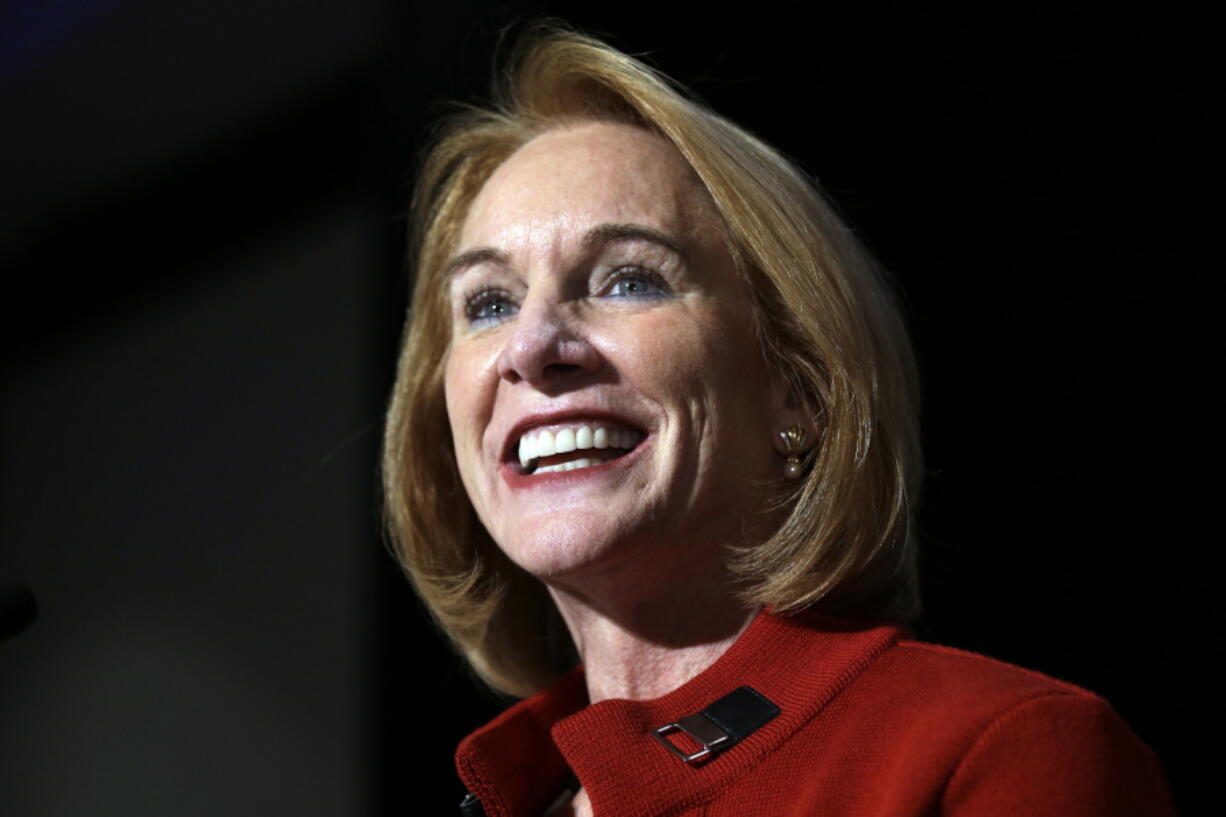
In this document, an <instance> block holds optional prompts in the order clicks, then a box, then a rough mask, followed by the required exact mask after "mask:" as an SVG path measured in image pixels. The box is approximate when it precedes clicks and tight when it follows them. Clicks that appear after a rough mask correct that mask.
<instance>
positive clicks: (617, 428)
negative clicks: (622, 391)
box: [518, 422, 645, 474]
mask: <svg viewBox="0 0 1226 817" xmlns="http://www.w3.org/2000/svg"><path fill="white" fill-rule="evenodd" d="M644 436H645V435H644V434H643V432H641V431H638V430H636V429H633V428H628V427H626V426H621V425H615V424H611V423H604V422H600V423H591V422H588V423H564V424H558V425H551V426H548V427H545V428H535V429H530V430H529V431H527V432H525V433H524V434H523V436H521V437H520V438H519V448H518V454H519V466H520V473H523V474H547V473H552V472H554V471H575V470H578V469H580V468H591V467H593V466H596V465H603V464H604V463H606V462H610V461H612V460H615V459H618V458H619V457H624V456H625V455H626V454H629V453H630V452H631V451H633V450H634V449H635V448H636V447H638V445H639V443H641V442H642V441H643V438H644Z"/></svg>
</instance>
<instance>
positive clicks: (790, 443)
mask: <svg viewBox="0 0 1226 817" xmlns="http://www.w3.org/2000/svg"><path fill="white" fill-rule="evenodd" d="M779 439H780V440H781V441H782V442H783V450H784V452H785V453H786V455H787V461H786V462H784V463H783V476H784V477H786V478H787V479H799V478H800V475H801V474H802V473H804V469H803V468H802V467H801V462H800V455H801V453H803V451H804V445H805V430H804V429H803V428H801V427H800V426H796V425H793V426H788V427H787V428H785V429H784V430H783V431H780V432H779Z"/></svg>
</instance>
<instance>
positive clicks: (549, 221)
mask: <svg viewBox="0 0 1226 817" xmlns="http://www.w3.org/2000/svg"><path fill="white" fill-rule="evenodd" d="M602 223H639V224H645V225H647V226H652V227H656V228H658V229H661V230H663V231H665V232H667V233H669V234H672V235H675V236H677V237H678V238H681V239H685V238H691V239H699V238H703V237H707V234H711V233H714V234H716V235H718V234H719V233H721V232H722V231H720V229H719V225H720V221H719V217H718V214H717V212H716V210H715V206H714V204H713V203H712V202H711V199H710V196H709V195H708V194H707V192H706V189H705V188H704V187H703V186H702V183H701V182H700V181H699V180H698V177H697V176H696V175H695V174H694V172H693V170H692V169H691V168H690V166H689V164H688V163H686V161H685V159H684V158H682V156H681V154H680V153H678V152H677V150H676V148H674V147H673V146H672V145H671V144H669V143H668V142H667V141H665V140H664V139H663V138H661V137H659V136H657V135H655V134H653V133H650V132H648V131H645V130H643V129H641V128H636V127H633V126H630V125H622V124H612V123H587V124H583V125H578V126H573V127H567V128H565V129H559V130H552V131H548V132H546V133H544V134H542V135H540V136H537V137H536V138H535V139H533V140H532V141H530V142H528V143H527V144H526V145H524V146H523V147H522V148H520V149H519V150H518V151H517V152H515V153H514V154H513V155H512V156H511V157H510V158H509V159H507V161H506V162H504V163H503V164H502V165H501V166H500V167H499V168H498V169H497V170H496V171H494V173H493V175H491V176H490V178H489V180H488V181H487V182H486V183H485V186H484V187H483V188H482V189H481V192H480V193H479V194H478V195H477V197H476V199H475V200H474V201H473V204H472V206H471V207H470V209H469V212H468V217H467V218H466V219H465V221H464V227H463V230H462V231H461V234H460V249H461V250H464V249H468V248H471V247H473V246H476V245H491V246H496V247H497V246H510V245H514V244H517V243H522V242H531V241H533V240H534V239H537V238H540V239H542V240H544V238H545V237H546V236H553V237H556V236H557V234H558V232H559V231H577V232H582V231H584V230H587V229H590V228H591V227H593V226H596V225H598V224H602Z"/></svg>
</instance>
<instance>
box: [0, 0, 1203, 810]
mask: <svg viewBox="0 0 1226 817" xmlns="http://www.w3.org/2000/svg"><path fill="white" fill-rule="evenodd" d="M0 8H2V11H0V15H2V16H0V35H2V37H3V39H2V41H0V116H2V127H0V271H2V272H3V276H4V278H3V280H4V284H5V292H6V295H5V297H4V298H3V318H4V321H3V327H4V329H3V331H4V341H5V342H4V347H3V348H4V369H3V390H4V391H3V403H2V405H0V418H2V426H0V445H2V446H3V448H2V453H3V458H2V460H0V462H2V465H0V497H2V505H0V584H2V583H5V582H13V581H21V582H25V583H27V584H28V585H29V586H30V587H31V588H32V589H33V591H34V593H35V595H36V596H37V597H38V601H39V608H40V615H39V618H38V620H37V621H36V622H35V623H34V624H33V626H32V627H31V628H30V629H29V630H27V631H26V632H24V633H22V634H21V635H18V636H15V637H13V638H12V639H11V640H6V641H3V642H0V813H3V814H5V815H8V814H13V815H16V816H18V817H27V816H28V817H36V816H37V817H42V816H43V815H48V816H50V815H56V817H59V815H64V816H65V817H67V815H73V817H76V815H81V814H90V815H123V816H124V817H141V816H142V815H166V814H175V815H196V814H200V815H205V814H208V815H213V814H217V813H225V814H230V815H245V814H251V815H260V817H267V815H270V814H290V813H293V814H297V815H315V814H318V815H340V814H347V815H392V814H396V815H410V814H448V813H453V812H452V811H451V809H452V808H453V807H454V803H455V802H456V801H457V800H458V798H459V794H460V788H459V786H458V784H457V783H456V782H454V773H453V771H452V769H451V761H450V755H451V750H452V747H453V746H454V745H455V743H456V742H457V741H458V739H459V738H460V737H461V736H462V735H464V734H466V733H467V732H468V731H470V730H471V729H472V728H474V727H475V726H477V725H479V724H480V723H483V722H484V721H485V720H486V719H488V717H490V716H491V715H492V714H493V713H494V712H496V711H497V710H498V708H499V707H500V704H499V702H498V701H497V700H495V699H494V698H493V696H491V695H490V694H488V693H483V692H481V691H479V690H477V689H476V688H475V687H474V686H473V685H472V684H471V682H470V681H469V680H468V677H467V675H466V673H465V671H464V670H463V669H462V668H461V667H460V665H459V664H458V662H457V660H456V659H455V658H454V657H452V656H451V655H450V653H449V652H448V651H447V649H446V648H445V646H443V645H442V644H441V643H440V641H439V639H438V638H437V637H436V636H435V635H434V634H433V632H432V629H431V627H430V625H429V623H428V622H427V620H426V618H425V615H424V613H423V611H422V610H421V608H420V606H419V605H418V604H417V602H416V601H415V600H414V599H413V597H412V594H411V592H410V591H409V589H408V587H407V584H406V583H405V582H404V581H403V579H401V578H400V577H399V575H398V574H397V572H396V568H395V566H394V564H393V563H392V561H391V559H390V557H388V556H387V554H386V551H385V548H384V544H383V542H382V540H381V536H380V532H379V530H380V521H379V514H380V510H379V500H378V477H377V448H378V444H379V439H380V433H381V432H380V423H381V414H382V411H383V408H384V405H385V402H386V399H387V396H388V392H389V389H390V385H391V373H392V367H393V361H394V356H395V351H396V346H397V342H398V337H399V332H400V324H401V320H402V315H403V312H404V309H405V305H406V297H407V291H408V289H407V279H406V275H405V272H404V269H403V265H402V261H401V257H402V254H403V242H404V236H403V230H404V221H403V214H404V210H405V206H406V201H407V196H408V191H409V189H410V185H411V181H412V177H413V167H414V162H415V157H416V155H417V152H418V150H419V148H420V146H421V145H422V144H423V142H424V140H425V137H426V134H427V128H428V125H429V123H430V122H431V121H433V120H434V119H436V118H437V116H438V115H439V114H440V113H442V112H443V111H445V110H446V107H445V106H444V105H443V104H442V102H443V101H444V100H455V99H461V100H470V101H471V100H476V99H478V98H480V97H481V96H482V95H483V94H484V92H485V89H486V88H487V86H488V77H489V73H490V72H489V66H490V60H491V54H492V53H493V50H494V48H495V45H496V44H497V42H498V40H499V32H500V30H501V29H502V28H503V27H504V26H505V25H506V24H508V23H511V22H514V21H516V20H523V19H527V18H530V17H532V16H534V15H535V14H538V13H539V12H541V11H547V12H549V13H551V14H555V15H558V16H561V17H564V18H566V19H569V20H570V21H571V22H572V23H574V24H576V25H578V26H580V27H582V28H585V29H586V30H588V31H589V32H591V33H594V34H598V35H602V36H605V37H606V38H608V39H609V40H611V42H612V43H613V44H615V45H617V46H619V47H621V48H623V49H625V50H628V51H630V52H633V53H647V54H649V55H650V58H651V60H652V61H653V62H654V63H655V64H656V65H658V66H659V67H661V68H662V69H663V70H664V71H665V72H666V73H668V74H670V75H672V76H673V77H674V78H676V79H678V80H680V81H682V82H683V83H685V84H687V85H689V86H691V87H693V88H695V89H696V90H697V92H698V93H699V94H700V95H701V96H702V97H703V98H704V99H705V100H707V101H708V102H709V103H710V104H711V105H712V106H713V107H715V108H716V109H717V110H719V111H720V112H722V113H724V114H726V115H727V116H729V117H731V118H732V119H734V120H736V121H738V122H741V123H743V124H745V125H747V126H749V127H750V128H751V129H752V130H754V131H755V132H756V133H758V134H759V135H761V136H762V137H764V138H765V139H766V140H767V141H769V142H771V143H773V144H775V145H776V146H778V147H780V148H781V149H783V150H784V151H785V152H787V153H788V154H789V155H791V156H793V157H795V158H796V159H797V160H798V161H799V162H800V163H801V165H802V166H803V167H804V168H806V169H807V170H808V171H809V172H811V173H812V174H814V175H815V176H817V177H818V178H819V179H820V181H821V183H822V185H823V186H824V187H825V189H826V190H827V191H828V192H829V193H830V194H831V196H832V197H833V199H834V200H835V201H836V202H837V204H838V206H839V207H840V209H841V210H842V212H843V213H844V214H845V215H846V217H847V218H848V220H849V221H850V222H851V223H852V224H853V225H854V226H855V227H856V229H857V230H858V231H859V232H860V234H861V235H862V236H863V237H864V239H865V240H866V242H867V243H868V244H869V245H870V246H871V247H873V248H874V249H875V250H876V252H877V253H878V254H879V255H880V257H881V258H882V259H883V260H884V262H885V263H886V265H887V266H888V267H889V268H890V269H891V270H892V272H893V273H894V275H895V276H896V278H897V280H898V282H899V284H900V286H901V289H902V290H903V292H904V294H905V300H906V304H907V309H908V313H909V317H910V320H911V323H912V326H913V331H914V336H915V340H916V344H917V347H918V351H919V355H920V358H921V362H922V375H923V379H924V385H925V415H924V439H925V447H926V456H927V469H928V480H927V485H926V494H925V497H924V505H923V509H922V514H921V523H922V530H923V540H924V547H925V560H924V578H925V591H926V612H925V614H924V616H923V618H922V620H921V621H920V623H919V626H918V632H919V634H920V635H921V636H922V637H924V638H926V639H929V640H933V641H938V642H941V643H946V644H952V645H956V646H959V647H964V648H967V649H971V650H975V651H980V652H984V653H987V654H990V655H993V656H996V657H999V658H1002V659H1005V660H1009V661H1012V662H1015V663H1019V664H1022V665H1025V666H1028V667H1031V668H1034V669H1038V670H1041V671H1043V672H1045V673H1048V674H1050V675H1053V676H1056V677H1058V678H1062V679H1066V680H1070V681H1073V682H1075V683H1078V684H1081V685H1083V686H1086V687H1088V688H1090V689H1093V690H1095V691H1097V692H1099V693H1101V694H1102V695H1104V696H1105V697H1107V698H1108V699H1109V700H1110V701H1111V702H1112V703H1113V704H1114V705H1115V707H1116V708H1117V710H1118V711H1119V712H1120V713H1121V714H1122V715H1123V716H1124V717H1125V719H1127V720H1128V721H1129V723H1130V724H1131V725H1132V726H1133V728H1134V730H1135V731H1136V732H1137V733H1138V734H1139V735H1140V736H1141V737H1142V738H1143V739H1144V740H1145V741H1146V742H1148V743H1149V744H1150V745H1151V746H1153V747H1154V748H1155V750H1156V751H1157V752H1158V753H1159V755H1160V757H1161V758H1162V760H1163V761H1164V763H1165V764H1166V767H1167V769H1168V772H1169V775H1170V778H1171V781H1172V786H1173V788H1174V791H1175V793H1176V796H1177V801H1178V804H1179V805H1180V808H1181V811H1182V813H1185V814H1193V813H1197V811H1199V809H1200V806H1201V804H1203V803H1207V802H1212V801H1211V800H1208V786H1209V783H1210V778H1209V769H1210V765H1211V763H1214V760H1215V758H1220V757H1221V752H1220V750H1219V749H1216V748H1208V749H1206V748H1205V746H1206V744H1204V743H1202V741H1208V743H1207V746H1209V747H1215V746H1216V742H1217V741H1216V738H1217V737H1218V735H1219V732H1220V727H1221V719H1220V714H1221V706H1220V703H1219V701H1220V696H1221V691H1220V690H1221V685H1222V678H1221V675H1220V674H1218V673H1217V671H1216V669H1215V667H1214V659H1217V658H1218V657H1220V651H1221V646H1220V644H1221V635H1220V633H1221V630H1222V625H1223V613H1222V605H1221V603H1220V601H1219V588H1220V584H1221V568H1222V560H1221V558H1220V555H1219V553H1220V550H1221V547H1222V542H1221V535H1220V532H1219V531H1218V530H1217V527H1218V526H1217V525H1216V521H1217V520H1216V516H1217V513H1216V512H1212V511H1211V508H1213V507H1218V501H1217V500H1218V497H1219V495H1220V492H1221V484H1220V478H1219V477H1218V473H1219V468H1220V466H1219V462H1220V457H1221V431H1220V429H1221V417H1222V412H1221V404H1220V398H1213V397H1212V390H1211V388H1210V387H1211V385H1212V384H1213V383H1220V380H1221V366H1220V362H1219V361H1220V359H1221V358H1220V355H1221V351H1222V349H1221V344H1220V331H1218V323H1219V320H1220V319H1219V317H1218V312H1219V309H1218V304H1217V303H1216V300H1215V299H1212V298H1211V297H1210V289H1209V286H1208V281H1209V278H1210V276H1211V275H1213V276H1214V277H1217V276H1218V275H1220V272H1221V265H1220V262H1219V261H1218V259H1217V258H1216V253H1214V255H1213V256H1211V255H1210V245H1211V241H1210V235H1211V233H1213V234H1220V227H1219V223H1220V222H1219V218H1220V216H1219V214H1218V212H1217V211H1216V208H1214V207H1213V205H1215V204H1216V203H1217V198H1218V196H1219V195H1220V180H1219V179H1217V178H1215V177H1211V176H1210V174H1209V164H1210V158H1211V157H1213V156H1215V155H1216V154H1218V153H1219V152H1220V148H1219V147H1218V146H1217V145H1216V140H1217V139H1218V138H1219V137H1220V135H1221V128H1220V112H1219V108H1218V106H1217V103H1218V101H1219V100H1220V91H1221V89H1220V70H1219V69H1220V65H1218V64H1217V63H1216V61H1215V60H1213V59H1211V57H1210V43H1211V42H1213V43H1215V44H1216V43H1218V42H1219V41H1220V39H1221V38H1220V30H1218V29H1217V28H1216V27H1215V26H1213V25H1211V24H1210V22H1209V20H1210V19H1211V15H1210V14H1209V12H1208V8H1209V7H1208V5H1207V4H1206V5H1205V6H1204V8H1196V7H1191V6H1180V5H1163V6H1161V7H1159V6H1157V5H1153V6H1152V7H1150V8H1131V7H1127V6H1121V5H1119V4H1111V5H1108V4H1076V5H1074V6H1071V7H1070V6H1062V7H1056V6H1052V7H1043V6H1041V5H1035V4H1033V3H1029V4H1025V5H1018V6H1009V5H999V4H992V5H991V6H990V7H988V4H975V5H970V4H966V5H937V6H932V5H930V4H915V3H897V4H894V3H881V4H855V5H854V8H846V7H844V6H843V5H842V4H840V5H837V6H836V5H829V6H826V7H821V6H818V7H816V8H813V9H810V10H809V11H806V12H800V11H796V10H795V9H793V8H790V7H779V8H772V7H770V6H767V5H764V4H750V5H748V6H746V7H745V8H744V9H743V10H742V11H741V12H739V13H737V14H733V15H716V14H714V13H705V12H704V13H701V14H699V15H698V16H694V15H687V14H682V13H680V12H671V11H668V10H666V8H665V7H664V5H663V4H659V3H654V4H635V3H631V4H625V3H620V4H617V5H616V7H614V8H611V9H610V10H608V11H599V12H594V11H580V10H578V9H579V8H580V6H579V4H568V3H551V4H546V3H538V4H506V3H499V4H495V3H480V2H474V1H473V0H452V2H448V3H431V4H420V3H418V4H411V3H402V2H393V0H344V2H342V0H313V1H312V2H303V0H298V1H297V2H288V0H243V2H231V1H229V0H227V1H226V2H221V1H220V0H210V1H208V2H206V0H177V1H176V2H175V3H169V4H168V3H160V2H153V0H58V2H36V0H17V1H16V2H14V0H8V2H7V3H6V4H5V5H4V6H2V7H0ZM1211 145H1212V146H1213V149H1212V150H1210V146H1211ZM1212 243H1213V244H1214V245H1216V244H1217V243H1218V242H1217V241H1214V242H1212ZM1214 249H1216V246H1215V247H1214ZM1211 258H1212V260H1211ZM1211 480H1212V481H1211ZM1198 744H1199V745H1198ZM1214 765H1215V766H1216V764H1215V763H1214Z"/></svg>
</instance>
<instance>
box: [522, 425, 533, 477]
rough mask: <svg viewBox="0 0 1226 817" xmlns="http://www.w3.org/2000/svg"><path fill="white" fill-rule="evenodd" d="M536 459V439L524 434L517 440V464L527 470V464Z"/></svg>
mask: <svg viewBox="0 0 1226 817" xmlns="http://www.w3.org/2000/svg"><path fill="white" fill-rule="evenodd" d="M534 459H536V437H533V436H532V435H531V434H525V435H524V436H522V437H520V438H519V464H520V466H522V467H523V468H524V470H527V468H528V463H530V462H532V461H533V460H534Z"/></svg>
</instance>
